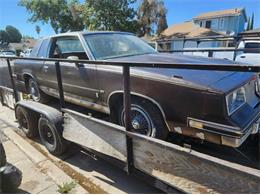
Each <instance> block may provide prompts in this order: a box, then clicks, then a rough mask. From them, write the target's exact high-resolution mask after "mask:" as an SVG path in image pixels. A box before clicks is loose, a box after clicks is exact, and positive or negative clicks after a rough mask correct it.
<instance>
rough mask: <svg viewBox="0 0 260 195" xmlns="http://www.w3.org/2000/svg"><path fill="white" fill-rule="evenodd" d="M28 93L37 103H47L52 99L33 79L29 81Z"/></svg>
mask: <svg viewBox="0 0 260 195" xmlns="http://www.w3.org/2000/svg"><path fill="white" fill-rule="evenodd" d="M28 92H29V93H30V95H31V97H32V99H33V101H35V102H40V103H47V102H48V101H49V100H50V97H49V96H48V95H47V94H45V93H44V92H43V91H42V90H41V89H40V88H39V86H38V84H37V82H36V81H35V80H34V79H33V78H30V79H29V82H28Z"/></svg>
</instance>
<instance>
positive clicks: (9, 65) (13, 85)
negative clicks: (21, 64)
mask: <svg viewBox="0 0 260 195" xmlns="http://www.w3.org/2000/svg"><path fill="white" fill-rule="evenodd" d="M6 61H7V65H8V71H9V76H10V79H11V84H12V88H13V92H14V99H15V103H17V102H18V101H19V99H18V94H17V90H16V86H15V83H14V78H13V71H12V67H11V64H10V59H9V58H7V59H6Z"/></svg>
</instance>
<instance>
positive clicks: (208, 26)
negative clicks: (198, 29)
mask: <svg viewBox="0 0 260 195" xmlns="http://www.w3.org/2000/svg"><path fill="white" fill-rule="evenodd" d="M205 27H206V28H211V21H210V20H208V21H206V25H205Z"/></svg>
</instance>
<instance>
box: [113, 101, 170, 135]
mask: <svg viewBox="0 0 260 195" xmlns="http://www.w3.org/2000/svg"><path fill="white" fill-rule="evenodd" d="M124 115H125V111H124V106H123V105H121V107H120V109H119V111H118V121H119V125H122V126H124V125H125V123H124ZM131 124H132V131H133V132H135V133H140V134H142V135H147V136H150V137H155V138H158V139H166V137H167V135H168V129H167V128H166V125H165V122H164V120H163V117H162V116H161V114H160V111H159V110H158V109H157V108H156V107H155V106H154V105H153V104H152V103H150V102H149V101H147V100H145V99H141V98H134V97H133V98H132V101H131Z"/></svg>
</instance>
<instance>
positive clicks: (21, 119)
mask: <svg viewBox="0 0 260 195" xmlns="http://www.w3.org/2000/svg"><path fill="white" fill-rule="evenodd" d="M15 112H16V117H17V121H18V123H19V127H20V129H22V131H23V132H24V134H25V135H26V137H28V138H33V137H35V136H36V135H37V128H38V120H37V116H36V115H35V113H33V112H32V111H31V112H30V111H29V110H27V109H25V108H23V107H21V106H18V107H17V108H16V110H15Z"/></svg>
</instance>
